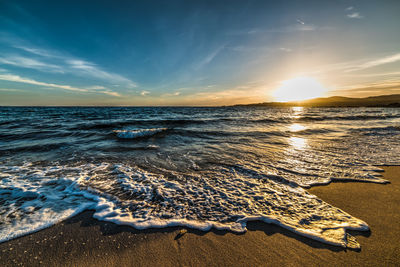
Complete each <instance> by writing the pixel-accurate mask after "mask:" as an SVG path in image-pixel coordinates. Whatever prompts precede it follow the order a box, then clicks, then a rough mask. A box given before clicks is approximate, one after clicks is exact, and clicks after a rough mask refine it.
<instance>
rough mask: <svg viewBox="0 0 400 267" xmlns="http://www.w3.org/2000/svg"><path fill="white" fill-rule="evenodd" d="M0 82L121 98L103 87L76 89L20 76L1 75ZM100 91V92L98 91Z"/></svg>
mask: <svg viewBox="0 0 400 267" xmlns="http://www.w3.org/2000/svg"><path fill="white" fill-rule="evenodd" d="M0 80H3V81H9V82H18V83H26V84H31V85H38V86H43V87H47V88H57V89H63V90H68V91H76V92H84V93H101V94H106V95H110V96H115V97H120V96H121V95H120V94H119V93H117V92H114V91H112V90H109V89H107V88H105V87H102V86H98V87H96V86H94V87H87V88H78V87H74V86H70V85H63V84H55V83H47V82H41V81H37V80H34V79H30V78H25V77H21V76H19V75H14V74H8V73H5V74H4V73H3V74H0ZM98 90H100V91H98Z"/></svg>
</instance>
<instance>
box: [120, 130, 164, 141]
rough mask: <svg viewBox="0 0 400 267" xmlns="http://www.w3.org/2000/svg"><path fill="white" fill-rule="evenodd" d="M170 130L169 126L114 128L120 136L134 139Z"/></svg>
mask: <svg viewBox="0 0 400 267" xmlns="http://www.w3.org/2000/svg"><path fill="white" fill-rule="evenodd" d="M166 130H168V128H153V129H140V130H114V132H115V133H116V134H117V136H118V137H119V138H123V139H134V138H141V137H148V136H152V135H155V134H157V133H161V132H164V131H166Z"/></svg>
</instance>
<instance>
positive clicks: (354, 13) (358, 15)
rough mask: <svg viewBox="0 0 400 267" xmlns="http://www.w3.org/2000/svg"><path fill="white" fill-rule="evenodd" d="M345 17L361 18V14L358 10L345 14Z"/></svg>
mask: <svg viewBox="0 0 400 267" xmlns="http://www.w3.org/2000/svg"><path fill="white" fill-rule="evenodd" d="M347 17H348V18H350V19H362V18H363V16H361V15H360V13H358V12H353V13H350V14H347Z"/></svg>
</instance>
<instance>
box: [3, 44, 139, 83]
mask: <svg viewBox="0 0 400 267" xmlns="http://www.w3.org/2000/svg"><path fill="white" fill-rule="evenodd" d="M21 43H24V42H23V41H21V40H18V41H17V40H15V39H14V43H10V42H9V45H10V46H12V47H14V48H16V49H18V50H20V51H23V52H24V53H25V54H26V53H28V56H26V55H25V54H21V55H15V56H11V57H10V56H9V57H0V64H6V65H13V66H17V67H22V68H30V69H35V70H38V71H43V72H55V73H69V74H72V75H75V76H84V77H90V78H95V79H99V80H102V81H105V82H107V83H110V84H117V85H119V86H123V87H127V88H134V87H137V85H136V83H135V82H133V81H132V80H130V79H128V78H126V77H123V76H122V75H119V74H116V73H112V72H108V71H105V70H103V69H102V68H101V67H99V66H98V65H96V64H95V63H92V62H89V61H86V60H82V59H79V58H76V57H73V56H70V55H66V54H65V53H61V52H58V51H54V50H48V49H41V48H36V47H31V46H29V47H28V46H27V45H21Z"/></svg>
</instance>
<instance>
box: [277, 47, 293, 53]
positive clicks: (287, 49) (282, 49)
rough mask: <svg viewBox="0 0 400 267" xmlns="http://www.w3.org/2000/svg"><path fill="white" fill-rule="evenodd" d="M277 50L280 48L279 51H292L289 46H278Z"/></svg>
mask: <svg viewBox="0 0 400 267" xmlns="http://www.w3.org/2000/svg"><path fill="white" fill-rule="evenodd" d="M279 50H281V51H283V52H287V53H289V52H292V51H293V50H292V49H290V48H286V47H280V48H279Z"/></svg>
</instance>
